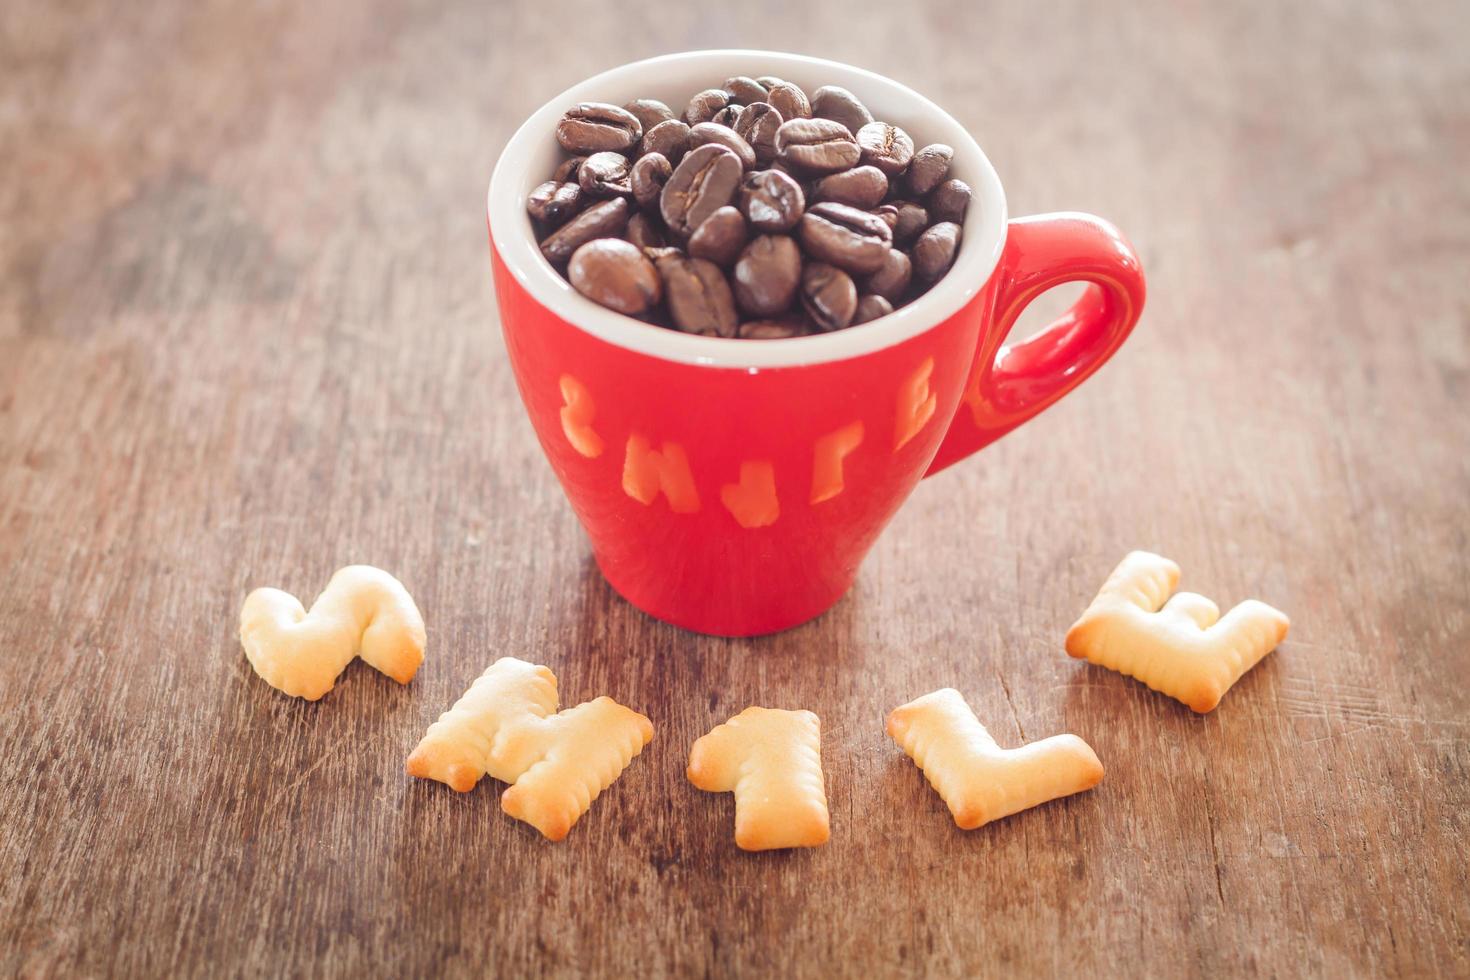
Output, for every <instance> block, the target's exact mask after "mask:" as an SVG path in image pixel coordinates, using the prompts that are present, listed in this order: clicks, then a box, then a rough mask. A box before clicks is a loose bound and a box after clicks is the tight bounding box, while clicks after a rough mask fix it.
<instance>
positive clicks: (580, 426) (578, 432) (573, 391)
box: [561, 374, 602, 459]
mask: <svg viewBox="0 0 1470 980" xmlns="http://www.w3.org/2000/svg"><path fill="white" fill-rule="evenodd" d="M561 400H562V401H564V402H566V404H565V405H563V406H562V409H561V431H563V432H565V433H566V436H567V442H569V443H571V444H572V448H573V449H575V450H576V451H577V452H579V453H581V454H582V455H583V456H586V457H587V458H588V459H594V458H596V457H598V456H601V455H602V436H600V435H598V434H597V433H596V432H594V431H592V420H593V418H595V417H596V416H597V406H596V405H593V404H592V395H591V394H590V393H589V392H588V391H587V386H586V385H584V384H582V382H580V381H578V380H577V379H576V378H574V377H572V376H571V375H570V374H563V375H562V376H561Z"/></svg>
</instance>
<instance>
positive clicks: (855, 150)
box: [526, 75, 971, 339]
mask: <svg viewBox="0 0 1470 980" xmlns="http://www.w3.org/2000/svg"><path fill="white" fill-rule="evenodd" d="M556 138H557V141H558V142H559V143H560V144H561V146H562V147H563V148H564V149H565V150H566V151H567V152H568V154H571V156H570V157H569V158H568V159H566V160H564V161H562V162H561V163H559V164H558V165H557V167H556V168H555V172H554V174H553V176H552V179H551V180H550V181H547V182H546V183H543V184H541V185H540V186H538V187H536V188H535V189H534V190H532V191H531V192H530V193H529V194H528V195H527V198H526V210H527V213H528V214H529V215H530V217H531V220H532V224H533V226H534V228H535V229H536V232H537V233H538V234H540V235H544V238H543V239H542V241H541V246H540V247H541V250H542V253H543V254H544V255H545V257H546V258H547V259H548V261H550V262H552V263H553V264H555V265H556V266H557V268H558V269H560V270H562V274H563V275H565V276H566V277H567V278H568V279H569V280H570V281H571V283H572V285H573V287H574V288H576V289H577V290H578V291H579V292H581V293H583V294H584V295H586V296H588V297H590V298H592V299H593V300H594V301H596V302H598V303H600V304H602V305H603V306H606V307H608V308H609V309H613V310H617V311H621V312H623V313H625V314H627V315H630V316H633V317H637V318H639V319H641V320H643V321H645V322H647V323H649V324H652V325H655V326H664V327H668V326H672V327H675V328H677V329H679V330H683V331H686V332H690V333H701V334H709V335H713V336H720V337H732V336H738V337H742V338H751V339H782V338H790V337H797V336H805V335H809V334H811V333H813V332H817V331H830V330H837V329H842V328H844V327H846V326H849V325H851V324H857V323H866V322H868V321H870V320H876V319H879V318H881V317H883V316H886V315H888V314H889V313H891V312H893V311H894V309H895V307H897V306H898V305H900V304H902V303H905V302H912V301H913V300H914V299H915V298H917V297H918V296H920V295H922V294H923V293H924V292H925V291H926V290H928V289H929V288H930V287H931V286H932V285H933V283H934V282H935V281H936V280H938V279H939V278H941V277H942V276H944V274H945V273H946V271H947V270H949V269H950V268H951V267H952V266H953V264H954V261H955V257H956V255H957V253H958V250H959V248H960V241H961V237H962V234H963V232H962V227H963V221H964V217H965V213H966V209H967V206H968V203H969V198H970V196H971V191H970V188H969V187H968V186H967V185H965V184H964V182H963V181H959V180H956V179H953V178H952V176H951V161H952V159H953V156H954V150H953V149H952V148H951V147H949V146H946V145H944V144H942V143H931V144H928V145H926V146H924V147H923V148H922V149H921V150H918V151H917V152H916V151H915V144H914V141H913V140H912V139H910V138H909V136H908V135H907V134H906V133H904V131H903V130H902V129H900V128H898V127H896V126H893V125H890V124H888V123H884V122H875V121H874V119H873V115H872V113H870V112H869V111H868V109H867V108H866V107H865V106H864V105H863V103H862V102H861V100H859V99H858V98H857V96H856V95H855V94H853V93H852V92H849V91H848V90H846V89H844V88H841V87H840V86H835V85H827V86H823V87H821V88H819V89H817V90H816V91H815V92H814V93H813V94H812V96H811V98H810V100H808V96H807V94H806V92H805V91H803V89H802V88H801V87H800V86H798V85H795V84H793V83H790V82H787V81H785V80H783V79H781V78H779V77H776V76H774V75H764V76H757V77H750V76H746V75H736V76H732V77H730V78H727V79H725V81H724V83H723V85H722V86H721V87H720V88H712V89H706V90H704V91H702V92H700V93H698V94H697V95H695V96H694V98H692V99H691V100H690V101H689V102H688V103H687V104H686V105H685V106H684V107H683V109H682V111H681V112H678V113H676V112H675V111H674V110H673V109H672V108H670V106H669V105H667V104H666V103H664V102H661V101H659V100H657V99H643V98H640V99H634V100H632V101H630V102H628V103H627V104H626V105H624V106H623V107H622V108H618V107H616V106H613V105H610V104H607V103H601V102H583V103H578V104H577V105H575V106H573V107H572V108H571V109H569V110H568V111H567V112H566V113H565V115H564V116H563V117H562V118H561V120H560V121H559V122H558V124H557V127H556ZM757 168H759V169H757ZM635 202H636V203H635ZM808 202H812V203H810V204H808ZM931 222H933V224H932V225H931ZM798 298H799V302H798ZM742 317H744V318H746V319H745V321H744V322H743V323H742V322H741V318H742Z"/></svg>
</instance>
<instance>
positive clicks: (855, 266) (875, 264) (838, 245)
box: [797, 202, 893, 275]
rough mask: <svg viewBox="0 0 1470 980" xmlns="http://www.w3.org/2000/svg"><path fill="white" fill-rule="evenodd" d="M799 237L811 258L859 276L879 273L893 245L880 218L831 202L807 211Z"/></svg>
mask: <svg viewBox="0 0 1470 980" xmlns="http://www.w3.org/2000/svg"><path fill="white" fill-rule="evenodd" d="M797 233H798V236H799V237H800V238H801V245H802V248H804V249H805V250H806V254H807V255H808V256H810V257H811V258H813V259H816V260H818V261H819V262H829V263H831V264H832V265H835V266H838V267H840V268H843V269H846V270H847V271H848V272H854V273H858V274H860V275H866V274H868V273H871V272H877V271H878V269H879V268H880V267H881V266H882V265H883V263H884V261H885V260H886V259H887V257H888V253H889V252H890V251H891V249H890V248H889V245H890V244H892V242H893V232H892V231H891V230H889V228H888V225H887V224H886V223H884V221H883V220H882V219H881V218H879V217H877V216H876V215H872V214H869V213H868V212H866V211H859V210H858V209H857V208H852V207H848V206H847V205H846V204H833V203H831V202H827V203H824V204H813V205H812V206H811V207H809V208H807V209H806V214H804V215H802V216H801V224H800V226H798V229H797Z"/></svg>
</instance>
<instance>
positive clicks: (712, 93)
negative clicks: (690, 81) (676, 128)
mask: <svg viewBox="0 0 1470 980" xmlns="http://www.w3.org/2000/svg"><path fill="white" fill-rule="evenodd" d="M729 104H730V93H729V92H726V91H725V90H724V89H722V88H708V89H705V90H704V91H703V92H700V93H699V94H698V95H696V96H695V97H694V98H692V99H690V100H689V104H688V105H687V106H685V107H684V121H685V122H686V123H688V124H689V125H690V126H697V125H699V124H700V123H702V122H709V121H710V120H711V119H713V118H714V117H715V113H717V112H719V111H720V110H721V109H723V108H725V106H727V105H729Z"/></svg>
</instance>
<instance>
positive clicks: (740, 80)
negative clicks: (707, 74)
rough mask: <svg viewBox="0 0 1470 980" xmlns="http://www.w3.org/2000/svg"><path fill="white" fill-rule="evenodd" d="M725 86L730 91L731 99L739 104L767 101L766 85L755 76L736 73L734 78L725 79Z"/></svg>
mask: <svg viewBox="0 0 1470 980" xmlns="http://www.w3.org/2000/svg"><path fill="white" fill-rule="evenodd" d="M724 88H725V91H726V92H729V93H730V101H732V102H734V103H736V104H737V105H750V104H751V103H752V102H764V101H766V87H765V86H764V85H762V84H761V83H760V82H758V81H756V80H755V79H754V78H747V77H746V76H744V75H736V76H735V77H734V78H727V79H725V85H724Z"/></svg>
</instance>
